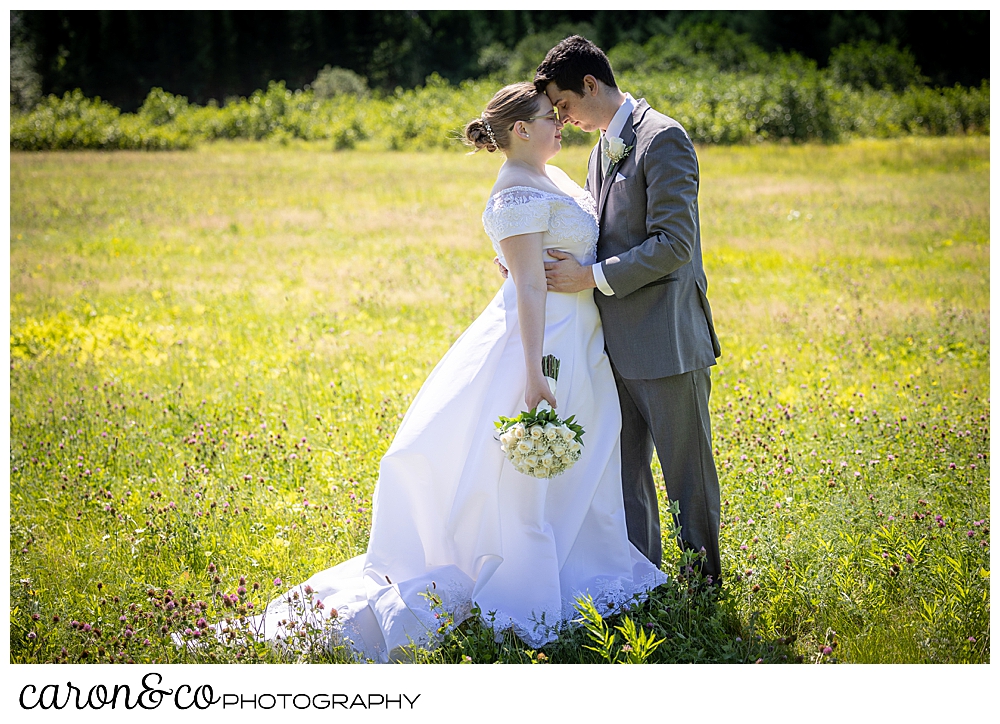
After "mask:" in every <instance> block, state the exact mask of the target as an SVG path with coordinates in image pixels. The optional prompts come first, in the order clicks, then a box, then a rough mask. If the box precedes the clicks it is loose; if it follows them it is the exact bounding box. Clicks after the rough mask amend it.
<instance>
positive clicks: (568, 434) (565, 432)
mask: <svg viewBox="0 0 1000 724" xmlns="http://www.w3.org/2000/svg"><path fill="white" fill-rule="evenodd" d="M559 434H560V435H562V439H563V440H565V441H566V442H569V441H570V440H572V439H573V438H574V437H576V433H575V432H573V431H572V430H570V429H569V428H568V427H566V426H565V425H562V426H560V428H559Z"/></svg>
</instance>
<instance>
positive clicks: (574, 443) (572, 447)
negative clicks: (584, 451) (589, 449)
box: [569, 440, 582, 453]
mask: <svg viewBox="0 0 1000 724" xmlns="http://www.w3.org/2000/svg"><path fill="white" fill-rule="evenodd" d="M581 447H582V446H581V445H580V443H578V442H577V441H576V440H573V441H572V442H571V443H570V444H569V451H570V452H571V453H578V452H580V448H581Z"/></svg>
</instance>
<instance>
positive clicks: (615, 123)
mask: <svg viewBox="0 0 1000 724" xmlns="http://www.w3.org/2000/svg"><path fill="white" fill-rule="evenodd" d="M634 108H635V99H634V98H633V97H632V96H631V95H630V94H628V93H626V94H625V100H624V102H623V103H622V104H621V105H620V106H619V107H618V110H617V112H615V115H614V117H613V118H612V119H611V123H609V124H608V130H607V131H602V132H601V149H602V150H601V152H600V153H601V156H600V161H601V178H603V177H604V173H605V172H604V151H603V148H604V138H605V136H612V137H618V138H621V135H622V129H623V128H624V127H625V121H626V119H628V117H629V116H630V115H631V114H632V110H633V109H634ZM591 269H592V270H593V272H594V281H595V282H597V288H598V289H600V290H601V293H602V294H604V295H605V296H607V297H613V296H614V294H615V291H614V289H612V288H611V285H610V284H608V280H607V279H606V278H605V277H604V268H603V267H602V266H601V263H600V262H598V263H597V264H594V265H593V266H592V267H591Z"/></svg>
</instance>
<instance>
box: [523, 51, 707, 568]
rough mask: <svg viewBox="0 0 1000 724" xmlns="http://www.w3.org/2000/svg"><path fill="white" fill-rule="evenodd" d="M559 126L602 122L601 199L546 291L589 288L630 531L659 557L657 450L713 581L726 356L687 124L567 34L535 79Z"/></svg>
mask: <svg viewBox="0 0 1000 724" xmlns="http://www.w3.org/2000/svg"><path fill="white" fill-rule="evenodd" d="M534 82H535V87H536V88H537V89H538V91H539V92H542V93H545V94H546V95H548V97H549V100H551V101H552V104H553V105H554V106H555V107H556V108H557V109H558V111H559V115H560V118H561V119H562V121H563V122H565V123H572V124H573V125H575V126H577V127H578V128H581V129H582V130H584V131H588V132H589V131H594V130H597V129H600V131H601V142H600V143H599V144H598V145H597V146H596V147H595V148H594V151H593V152H592V153H591V155H590V165H589V169H588V172H587V189H588V190H589V191H590V193H591V194H593V196H594V198H595V199H596V200H597V207H598V217H599V219H600V238H599V240H598V243H597V259H598V263H596V264H594V265H593V266H581V265H580V264H578V263H577V262H576V261H575V259H574V258H573V257H572V256H570V255H569V254H563V253H561V252H550V254H551V255H552V256H554V257H556V258H558V259H560V261H557V262H550V263H547V264H546V265H545V267H546V276H547V277H548V288H549V289H550V290H553V291H556V292H579V291H583V290H585V289H591V288H594V287H596V288H597V290H598V291H597V292H596V293H595V295H594V296H595V299H596V301H597V306H598V308H599V309H600V312H601V321H602V322H603V326H604V338H605V346H606V348H607V352H608V357H609V358H610V360H611V366H612V369H613V371H614V375H615V382H616V383H617V385H618V396H619V398H620V401H621V408H622V433H621V446H622V487H623V492H624V498H625V519H626V523H627V526H628V536H629V539H630V540H631V541H632V543H633V545H635V547H636V548H638V549H639V551H640V552H641V553H643V554H644V555H645V556H646V557H647V558H648V559H649V560H650V561H651V562H652V563H653V564H654V565H656V566H659V565H660V563H661V559H662V547H661V543H660V518H659V512H658V510H657V503H656V486H655V484H654V482H653V474H652V470H651V469H650V463H651V461H652V455H653V447H654V445H655V447H656V453H657V456H658V457H659V459H660V465H661V466H662V468H663V477H664V480H665V482H666V486H667V495H668V496H669V498H670V500H672V501H677V502H678V503H679V505H680V515H679V519H678V520H676V521H675V522H676V523H678V524H679V525H680V526H681V540H682V545H683V546H684V547H685V548H690V549H693V550H695V551H700V550H701V549H704V551H705V557H704V559H703V564H702V573H704V574H705V575H706V576H711V577H712V581H714V582H715V583H719V582H720V580H721V573H722V564H721V560H720V557H719V477H718V474H717V473H716V470H715V460H714V459H713V457H712V430H711V420H710V419H709V411H708V398H709V394H710V393H711V389H712V379H711V375H710V373H709V368H710V367H711V366H712V365H714V364H715V359H716V357H718V356H719V355H720V354H721V350H720V348H719V340H718V338H717V337H716V334H715V328H714V326H713V324H712V311H711V308H710V307H709V305H708V299H707V297H706V296H705V294H706V290H707V287H708V282H707V280H706V279H705V272H704V269H703V268H702V263H701V230H700V225H699V219H698V186H699V174H698V158H697V156H696V155H695V151H694V146H693V145H692V143H691V139H690V138H688V135H687V132H686V131H685V130H684V128H683V127H682V126H681V125H680V124H679V123H678V122H677V121H675V120H674V119H672V118H669V117H667V116H665V115H663V114H662V113H658V112H657V111H655V110H653V109H652V108H650V107H649V104H648V103H646V101H645V100H643V99H639V100H636V99H634V98H632V96H630V95H629V94H627V93H622V91H620V90H619V89H618V86H617V84H616V83H615V78H614V74H613V73H612V71H611V64H610V63H609V62H608V58H607V56H606V55H605V54H604V53H603V52H602V51H601V49H600V48H598V47H597V46H596V45H594V44H593V43H591V42H590V41H589V40H586V39H585V38H582V37H580V36H579V35H574V36H572V37H570V38H567V39H566V40H564V41H562V42H561V43H559V44H558V45H557V46H556V47H554V48H553V49H552V50H550V51H549V53H548V55H546V56H545V60H544V61H543V62H542V64H541V65H540V66H538V70H537V71H536V73H535V81H534Z"/></svg>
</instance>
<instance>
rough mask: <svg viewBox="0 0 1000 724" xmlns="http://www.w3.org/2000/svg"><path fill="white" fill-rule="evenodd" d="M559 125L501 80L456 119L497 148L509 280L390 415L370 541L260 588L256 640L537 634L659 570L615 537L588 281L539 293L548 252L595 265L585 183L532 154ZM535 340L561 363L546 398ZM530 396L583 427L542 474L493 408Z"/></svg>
mask: <svg viewBox="0 0 1000 724" xmlns="http://www.w3.org/2000/svg"><path fill="white" fill-rule="evenodd" d="M561 129H562V123H561V122H560V120H559V117H558V115H557V114H556V112H555V111H554V109H553V107H552V104H551V103H550V102H549V100H548V98H546V96H545V95H544V94H539V93H537V92H536V91H535V89H534V87H533V86H532V85H531V84H530V83H517V84H514V85H510V86H507V87H505V88H503V89H501V90H500V91H499V92H498V93H497V94H496V95H495V96H494V97H493V99H492V100H491V101H490V103H489V104H488V105H487V107H486V109H485V111H484V112H483V115H482V117H480V118H477V119H475V120H473V121H471V122H470V123H469V124H468V125H467V126H466V128H465V136H466V140H467V142H468V143H469V144H470V145H472V146H474V147H475V148H476V149H477V150H479V149H486V150H487V151H489V152H494V151H497V150H500V151H502V152H503V153H504V155H505V156H506V161H505V162H504V164H503V166H502V167H501V169H500V172H499V174H498V176H497V181H496V184H495V185H494V187H493V189H492V191H491V192H490V196H489V199H488V200H487V203H486V210H485V211H484V212H483V226H484V227H485V229H486V233H487V235H488V236H489V238H490V240H491V241H492V243H493V248H494V250H495V252H496V254H497V256H498V257H499V260H500V261H501V263H502V264H503V265H504V266H505V267H506V268H507V269H508V270H510V276H509V278H508V279H507V280H506V281H505V282H504V284H503V286H502V287H501V288H500V291H499V292H497V295H496V296H495V297H494V298H493V301H492V302H491V303H490V305H489V306H488V307H487V308H486V310H485V311H484V312H483V313H482V314H481V315H480V316H479V318H478V319H476V321H475V322H473V323H472V325H471V326H470V327H469V328H468V329H467V330H466V331H465V332H464V333H463V334H462V336H461V337H459V339H458V340H457V341H456V342H455V344H454V345H453V346H452V348H451V349H450V350H449V351H448V352H447V354H445V356H444V357H443V358H442V359H441V361H440V362H439V363H438V365H437V367H435V369H434V370H433V372H431V374H430V376H429V377H428V378H427V381H426V382H425V383H424V385H423V387H422V388H421V390H420V392H419V393H418V394H417V396H416V398H415V399H414V401H413V403H412V405H411V406H410V408H409V410H408V411H407V413H406V416H405V417H404V418H403V421H402V423H401V425H400V427H399V430H398V431H397V433H396V437H395V439H394V440H393V442H392V445H391V446H390V447H389V450H388V452H386V454H385V457H384V458H383V459H382V462H381V466H380V470H379V480H378V485H377V486H376V488H375V494H374V501H373V513H372V528H371V536H370V541H369V544H368V550H367V552H366V553H365V554H364V555H361V556H358V557H356V558H353V559H351V560H348V561H346V562H344V563H341V564H340V565H338V566H335V567H333V568H330V569H328V570H326V571H322V572H320V573H317V574H316V575H314V576H313V577H312V578H310V579H309V580H308V581H306V582H305V583H303V584H301V585H300V586H297V587H295V588H294V589H292V590H291V591H289V592H288V593H287V594H285V595H284V596H282V597H280V598H278V599H276V600H274V601H272V602H271V603H270V604H269V605H268V607H267V609H266V611H265V612H264V613H263V614H262V615H261V616H259V617H257V618H255V619H253V620H252V622H251V625H252V627H253V629H254V631H255V635H256V636H258V637H259V638H264V639H268V640H275V639H279V640H280V639H288V638H289V637H292V638H294V637H295V632H296V631H300V630H301V628H302V625H303V622H304V621H307V620H310V619H311V620H312V622H313V623H317V622H320V621H326V622H329V621H330V619H331V618H332V619H335V620H336V625H335V627H334V631H335V634H336V636H338V637H339V642H340V643H343V644H346V645H347V646H349V647H350V648H351V649H352V650H353V651H354V652H355V653H356V654H358V655H359V656H360V657H362V658H365V659H370V660H373V661H380V662H387V661H389V660H392V659H396V658H398V657H399V656H400V654H401V652H402V648H403V647H407V646H409V645H411V644H413V643H415V644H417V645H420V646H433V645H434V644H435V643H436V640H437V639H438V638H439V635H438V634H437V633H436V632H437V630H438V627H439V626H440V622H439V620H438V619H437V618H436V617H435V613H440V612H441V610H442V609H443V610H444V611H446V612H447V613H449V614H451V616H452V617H453V619H454V624H455V625H457V624H458V623H459V622H461V621H462V620H464V619H466V618H468V617H469V616H471V615H473V611H477V612H478V613H479V615H480V616H481V617H482V619H483V622H484V624H486V625H487V626H492V627H493V629H494V630H495V631H496V632H498V633H499V632H502V631H503V630H506V629H513V631H514V632H515V633H516V634H517V635H518V636H519V637H520V638H521V639H522V640H523V641H524V642H525V643H527V644H528V645H530V646H532V647H539V646H542V645H544V644H545V643H548V642H550V641H552V640H554V639H555V638H556V634H557V628H558V627H559V625H560V624H562V623H564V622H565V621H566V620H567V619H569V618H572V617H574V616H575V615H576V614H575V612H574V609H573V602H574V600H575V599H576V598H577V597H579V596H581V595H586V594H589V595H590V596H592V597H593V598H594V600H595V602H596V603H597V606H598V610H600V611H601V612H614V611H617V610H620V608H621V607H622V606H623V605H624V604H625V603H627V602H628V601H629V600H630V599H631V598H632V597H633V596H635V595H636V594H638V595H643V594H645V592H646V591H648V590H650V589H651V588H653V587H655V586H658V585H660V584H661V583H663V582H665V581H666V576H665V575H664V574H663V573H661V572H660V571H659V570H658V569H656V568H655V567H654V566H653V565H652V564H651V563H650V562H649V561H648V560H646V559H645V558H644V557H643V556H642V555H641V554H640V553H639V552H638V551H637V550H636V549H635V547H634V546H632V544H631V543H629V540H628V535H627V533H626V528H625V512H624V507H623V502H622V487H621V464H620V452H619V433H620V429H621V413H620V408H619V405H618V398H617V392H616V389H615V383H614V379H613V377H612V373H611V366H610V364H609V362H608V358H607V356H606V355H605V352H604V335H603V331H602V329H601V322H600V317H599V316H598V311H597V307H596V305H595V303H594V297H593V292H592V291H586V292H580V293H578V294H558V293H554V292H546V282H545V271H544V261H545V259H546V253H545V252H546V250H547V249H559V250H562V251H564V252H567V253H569V254H572V255H573V256H575V257H576V258H577V260H578V261H579V262H580V263H582V264H592V263H593V262H594V261H595V253H596V245H597V236H598V222H597V215H596V209H595V205H594V200H593V199H592V198H591V196H590V194H589V193H588V192H586V191H584V190H583V189H581V188H580V187H579V186H577V185H576V184H575V183H574V182H573V181H572V180H570V178H569V177H568V176H567V175H566V174H565V173H564V172H563V171H561V170H560V169H558V168H556V167H555V166H550V165H547V163H546V162H547V161H548V160H549V159H551V158H552V157H553V156H555V154H556V153H557V152H558V151H559V148H560V145H561ZM545 354H553V355H555V356H556V357H558V358H559V360H560V361H561V368H560V375H559V383H558V388H557V392H558V398H557V397H556V396H555V395H554V394H553V393H552V392H551V391H550V390H549V386H548V383H547V382H546V379H545V377H544V376H543V375H542V368H541V359H542V356H543V355H545ZM542 400H545V401H547V402H548V403H549V404H550V405H551V406H552V407H554V408H555V407H557V406H558V411H559V413H560V416H561V417H563V418H565V417H569V416H570V415H575V416H576V419H577V421H578V422H579V423H580V424H582V425H583V426H584V427H585V428H586V435H585V437H584V443H585V446H584V448H583V453H582V456H581V457H580V459H579V461H578V462H577V463H576V464H575V465H574V466H573V467H572V468H570V469H569V470H568V471H567V472H565V473H564V474H562V475H560V476H558V477H556V478H553V479H549V480H542V479H537V478H533V477H529V476H526V475H522V474H521V473H518V472H517V471H516V470H515V469H514V468H513V467H512V465H511V464H510V462H509V461H507V459H506V458H505V456H504V454H503V452H502V451H501V450H500V445H499V443H498V442H497V440H496V439H495V437H494V434H495V428H494V425H493V421H494V420H496V419H497V418H498V417H499V416H500V415H505V416H508V417H512V416H516V415H517V413H518V412H519V411H520V410H522V409H531V408H533V407H535V406H536V405H537V404H539V402H541V401H542ZM432 602H433V607H432ZM289 643H290V642H289Z"/></svg>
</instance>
